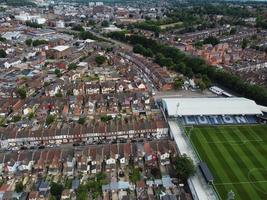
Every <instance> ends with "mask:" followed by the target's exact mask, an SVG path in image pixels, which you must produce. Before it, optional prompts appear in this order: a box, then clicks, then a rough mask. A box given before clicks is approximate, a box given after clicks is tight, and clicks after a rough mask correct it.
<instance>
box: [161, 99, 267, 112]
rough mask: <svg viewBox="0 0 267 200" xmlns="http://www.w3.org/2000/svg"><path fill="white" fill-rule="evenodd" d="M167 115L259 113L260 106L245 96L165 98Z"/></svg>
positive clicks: (164, 103) (164, 105)
mask: <svg viewBox="0 0 267 200" xmlns="http://www.w3.org/2000/svg"><path fill="white" fill-rule="evenodd" d="M163 107H164V109H165V110H167V111H168V114H169V116H190V115H191V116H193V115H200V116H202V115H259V114H262V111H261V108H260V106H258V105H257V104H256V103H255V101H252V100H249V99H246V98H236V97H235V98H165V99H163Z"/></svg>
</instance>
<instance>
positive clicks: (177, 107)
mask: <svg viewBox="0 0 267 200" xmlns="http://www.w3.org/2000/svg"><path fill="white" fill-rule="evenodd" d="M179 106H180V103H179V102H178V103H177V105H176V115H175V117H176V118H178V109H179Z"/></svg>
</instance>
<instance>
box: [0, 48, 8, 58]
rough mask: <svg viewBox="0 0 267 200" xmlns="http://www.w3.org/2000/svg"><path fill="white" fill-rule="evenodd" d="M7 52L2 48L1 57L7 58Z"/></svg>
mask: <svg viewBox="0 0 267 200" xmlns="http://www.w3.org/2000/svg"><path fill="white" fill-rule="evenodd" d="M6 57H7V54H6V51H5V50H4V49H0V58H6Z"/></svg>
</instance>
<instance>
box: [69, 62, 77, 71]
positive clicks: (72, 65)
mask: <svg viewBox="0 0 267 200" xmlns="http://www.w3.org/2000/svg"><path fill="white" fill-rule="evenodd" d="M75 69H77V65H76V64H75V63H70V64H69V65H68V70H75Z"/></svg>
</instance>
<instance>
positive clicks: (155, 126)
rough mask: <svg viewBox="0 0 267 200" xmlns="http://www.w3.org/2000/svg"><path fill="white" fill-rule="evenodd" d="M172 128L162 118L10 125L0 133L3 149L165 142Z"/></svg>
mask: <svg viewBox="0 0 267 200" xmlns="http://www.w3.org/2000/svg"><path fill="white" fill-rule="evenodd" d="M168 132H169V128H168V125H167V123H166V122H165V121H164V119H163V118H162V116H155V117H151V118H125V119H117V120H110V121H108V122H106V121H101V120H90V121H88V122H87V123H86V124H85V125H80V124H78V123H63V122H58V123H54V124H53V125H50V126H49V127H47V128H45V127H43V125H38V124H36V125H33V126H29V127H25V128H23V127H18V126H15V125H10V126H8V127H2V128H1V129H0V135H1V142H0V144H1V147H2V148H10V147H21V146H37V145H49V144H64V143H73V142H84V143H93V142H108V141H113V140H119V139H126V140H127V139H134V138H151V139H152V138H165V137H168Z"/></svg>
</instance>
